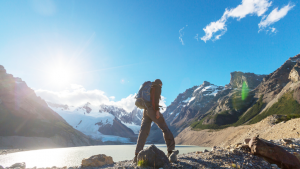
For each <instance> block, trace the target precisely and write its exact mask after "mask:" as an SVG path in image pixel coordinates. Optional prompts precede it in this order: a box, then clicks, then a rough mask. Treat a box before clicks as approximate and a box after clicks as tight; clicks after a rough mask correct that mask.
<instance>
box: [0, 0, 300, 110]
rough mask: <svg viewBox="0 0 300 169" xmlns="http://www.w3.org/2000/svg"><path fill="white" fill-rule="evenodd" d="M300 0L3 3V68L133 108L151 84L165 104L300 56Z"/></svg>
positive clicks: (74, 96) (55, 93)
mask: <svg viewBox="0 0 300 169" xmlns="http://www.w3.org/2000/svg"><path fill="white" fill-rule="evenodd" d="M299 8H300V4H299V1H296V0H290V1H286V0H231V1H223V0H210V1H204V0H201V1H200V0H190V1H183V0H181V1H179V0H151V1H150V0H149V1H138V0H128V1H123V0H94V1H92V0H90V1H79V0H69V1H58V0H57V1H56V0H30V1H27V0H26V1H0V25H1V26H0V61H1V62H0V65H3V66H4V67H5V69H6V70H7V72H8V73H10V74H13V75H14V76H15V77H20V78H22V80H24V81H25V82H26V83H27V85H28V86H29V87H31V88H32V89H34V90H35V91H36V93H37V94H38V95H39V96H41V97H42V98H44V99H46V100H49V101H53V102H54V101H57V102H61V103H63V104H78V105H80V104H83V103H84V102H86V101H90V102H94V103H97V104H101V103H112V104H116V105H118V106H120V107H124V108H125V109H126V110H128V111H130V110H131V109H132V108H133V107H134V94H135V93H137V92H138V89H139V87H140V85H141V84H142V83H143V82H145V81H154V80H155V79H161V80H162V82H163V87H162V96H163V101H162V102H163V103H164V104H163V105H164V106H166V105H170V103H171V102H172V101H173V100H174V99H175V98H176V97H177V95H178V94H179V93H182V92H184V91H185V90H186V89H188V88H191V87H193V86H196V85H200V84H202V83H203V81H209V82H210V83H213V84H215V85H222V86H224V85H225V84H228V83H229V81H230V72H233V71H242V72H253V73H256V74H269V73H271V72H273V71H275V70H276V69H277V68H278V67H280V66H281V65H282V64H283V63H284V62H285V61H286V60H287V59H288V58H289V57H293V56H295V55H297V54H299V53H300V43H299V39H300V30H299V29H300V17H299V16H300V9H299Z"/></svg>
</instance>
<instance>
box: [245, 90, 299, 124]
mask: <svg viewBox="0 0 300 169" xmlns="http://www.w3.org/2000/svg"><path fill="white" fill-rule="evenodd" d="M273 114H278V115H289V117H290V118H292V115H300V104H299V103H298V102H297V101H296V100H294V98H293V91H290V92H287V93H285V94H284V95H283V96H282V97H281V98H280V99H279V100H278V102H277V103H275V104H273V105H272V106H271V107H270V108H269V109H268V110H266V111H265V112H263V113H261V114H259V115H257V116H255V117H254V118H253V119H252V120H251V121H250V122H249V123H250V124H254V123H257V122H259V121H261V120H262V119H264V118H266V117H268V116H270V115H273Z"/></svg>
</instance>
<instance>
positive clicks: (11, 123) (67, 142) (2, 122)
mask: <svg viewBox="0 0 300 169" xmlns="http://www.w3.org/2000/svg"><path fill="white" fill-rule="evenodd" d="M0 137H1V139H0V141H1V142H0V146H1V147H15V148H46V147H66V146H87V145H91V144H95V143H96V142H94V141H93V140H91V139H89V138H88V137H87V136H85V135H84V134H82V133H81V132H79V131H77V130H75V129H74V128H73V127H72V126H70V125H69V124H68V123H67V122H66V121H65V120H64V119H63V118H61V117H60V116H59V115H58V114H57V113H56V112H54V111H53V110H51V109H50V108H49V107H48V105H47V103H46V102H45V101H44V100H42V99H41V98H40V97H37V96H36V94H35V93H34V91H33V90H32V89H30V88H29V87H28V86H27V85H26V83H25V82H24V81H22V80H21V79H20V78H15V77H13V75H11V74H7V73H6V70H5V69H4V67H3V66H0ZM100 143H101V142H99V141H98V142H97V144H100Z"/></svg>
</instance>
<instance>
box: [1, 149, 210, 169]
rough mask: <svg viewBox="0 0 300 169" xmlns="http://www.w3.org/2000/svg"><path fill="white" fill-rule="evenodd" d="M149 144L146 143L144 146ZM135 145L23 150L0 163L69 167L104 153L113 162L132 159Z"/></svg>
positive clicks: (8, 155) (8, 156) (5, 165)
mask: <svg viewBox="0 0 300 169" xmlns="http://www.w3.org/2000/svg"><path fill="white" fill-rule="evenodd" d="M149 145H150V144H146V145H145V147H144V148H146V147H148V146H149ZM155 146H157V147H158V148H159V149H161V150H162V151H164V152H165V153H166V154H167V147H166V145H165V144H155ZM135 147H136V145H100V146H85V147H68V148H53V149H41V150H31V151H23V152H17V153H11V154H7V155H0V165H2V166H3V167H9V166H11V165H13V164H15V163H19V162H25V163H26V168H32V167H35V166H36V167H38V168H39V167H53V166H56V167H64V166H67V167H71V166H79V165H81V161H82V159H83V158H88V157H90V156H92V155H97V154H105V155H108V156H111V157H112V158H113V161H114V162H118V161H124V160H132V159H133V157H134V152H135ZM204 149H208V150H210V148H209V147H199V146H190V145H176V150H179V154H185V153H189V152H194V151H203V150H204Z"/></svg>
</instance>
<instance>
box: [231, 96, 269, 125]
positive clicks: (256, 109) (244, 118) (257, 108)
mask: <svg viewBox="0 0 300 169" xmlns="http://www.w3.org/2000/svg"><path fill="white" fill-rule="evenodd" d="M262 98H263V95H261V96H260V97H259V100H258V101H257V102H256V103H255V104H254V105H253V106H252V107H251V108H250V110H249V111H248V112H247V113H246V114H245V115H243V116H241V117H240V118H239V120H238V121H237V122H236V123H235V124H234V126H239V125H242V124H244V123H246V122H247V121H249V120H250V119H252V118H253V117H255V116H256V115H258V114H259V112H260V111H261V109H262V107H263V105H264V103H263V101H262Z"/></svg>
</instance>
